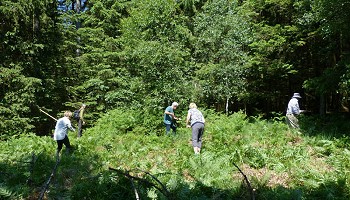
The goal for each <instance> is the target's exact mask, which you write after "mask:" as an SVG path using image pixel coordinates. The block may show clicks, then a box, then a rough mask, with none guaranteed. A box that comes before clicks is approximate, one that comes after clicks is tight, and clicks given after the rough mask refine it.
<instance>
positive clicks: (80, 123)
mask: <svg viewBox="0 0 350 200" xmlns="http://www.w3.org/2000/svg"><path fill="white" fill-rule="evenodd" d="M85 107H86V105H85V104H83V105H81V107H80V108H79V110H77V111H76V112H78V116H77V117H75V118H76V120H77V121H78V137H81V136H82V135H83V125H85V121H84V111H85Z"/></svg>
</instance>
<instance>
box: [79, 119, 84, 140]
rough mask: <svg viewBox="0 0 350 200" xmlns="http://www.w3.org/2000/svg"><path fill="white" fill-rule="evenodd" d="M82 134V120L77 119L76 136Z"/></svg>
mask: <svg viewBox="0 0 350 200" xmlns="http://www.w3.org/2000/svg"><path fill="white" fill-rule="evenodd" d="M82 135H83V120H81V119H79V121H78V137H81V136H82Z"/></svg>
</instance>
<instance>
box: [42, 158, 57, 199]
mask: <svg viewBox="0 0 350 200" xmlns="http://www.w3.org/2000/svg"><path fill="white" fill-rule="evenodd" d="M59 163H60V157H59V154H57V159H56V164H55V166H54V168H53V169H52V172H51V175H50V177H49V179H48V180H47V181H46V183H45V185H44V186H43V189H42V190H41V192H40V196H39V200H42V199H43V197H44V195H45V192H46V190H47V188H48V187H49V185H50V182H51V180H52V178H53V177H54V176H55V174H56V171H57V168H58V165H59Z"/></svg>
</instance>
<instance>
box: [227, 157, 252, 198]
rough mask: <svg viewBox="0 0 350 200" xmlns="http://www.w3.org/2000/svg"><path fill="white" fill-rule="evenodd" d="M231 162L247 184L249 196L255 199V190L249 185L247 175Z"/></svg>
mask: <svg viewBox="0 0 350 200" xmlns="http://www.w3.org/2000/svg"><path fill="white" fill-rule="evenodd" d="M232 163H233V165H234V166H235V167H236V168H237V169H238V171H239V172H240V173H241V174H242V175H243V177H244V180H245V182H246V183H247V186H248V189H249V193H250V197H251V199H252V200H255V194H254V191H255V190H254V189H253V188H252V186H251V185H250V182H249V180H248V178H247V176H246V175H245V174H244V173H243V172H242V170H241V169H240V168H239V167H238V166H237V165H236V164H235V163H234V162H232Z"/></svg>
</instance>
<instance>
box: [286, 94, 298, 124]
mask: <svg viewBox="0 0 350 200" xmlns="http://www.w3.org/2000/svg"><path fill="white" fill-rule="evenodd" d="M299 99H301V96H300V94H299V93H294V94H293V96H292V98H291V99H290V100H289V103H288V107H287V113H286V117H287V118H286V120H287V124H288V125H289V127H291V128H295V129H299V121H298V118H297V116H298V115H299V114H300V108H299V102H298V100H299Z"/></svg>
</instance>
